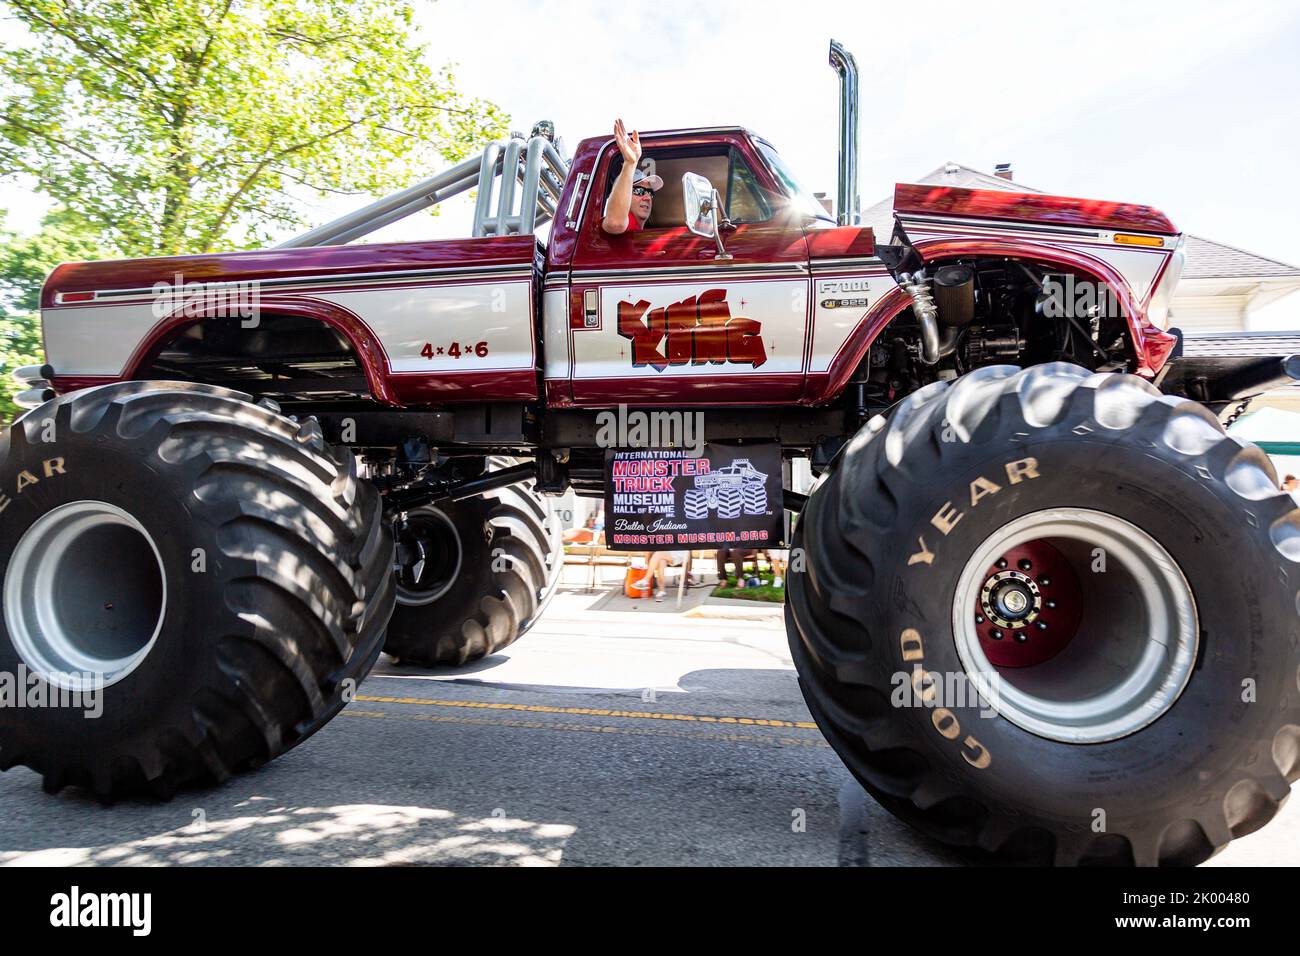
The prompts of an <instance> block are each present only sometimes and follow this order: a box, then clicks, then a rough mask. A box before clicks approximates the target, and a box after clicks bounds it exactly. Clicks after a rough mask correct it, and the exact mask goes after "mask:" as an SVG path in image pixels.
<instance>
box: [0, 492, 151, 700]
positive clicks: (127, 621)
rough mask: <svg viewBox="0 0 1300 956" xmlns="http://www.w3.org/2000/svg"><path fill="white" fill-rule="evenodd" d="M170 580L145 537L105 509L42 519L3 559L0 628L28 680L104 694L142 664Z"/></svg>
mask: <svg viewBox="0 0 1300 956" xmlns="http://www.w3.org/2000/svg"><path fill="white" fill-rule="evenodd" d="M166 608H167V579H166V576H165V574H164V573H163V563H162V557H161V555H160V553H159V551H158V546H157V544H155V542H154V540H153V538H152V537H151V536H150V534H149V532H148V531H146V530H145V527H144V525H142V524H141V523H140V521H139V520H138V519H137V518H136V517H135V516H134V515H132V514H130V513H128V512H127V511H125V510H123V509H122V508H119V507H118V506H117V505H112V504H109V503H108V502H105V501H91V500H84V501H72V502H69V503H67V504H64V505H60V506H59V507H57V508H54V509H52V510H50V511H48V512H46V513H45V514H43V515H41V517H40V518H38V519H37V520H36V521H35V522H34V523H33V524H32V525H31V527H29V528H28V529H27V530H26V531H25V532H24V533H23V536H22V537H21V538H19V540H18V544H17V545H16V546H15V547H14V551H13V554H12V555H11V556H10V558H9V566H8V568H7V569H6V571H5V579H4V617H5V627H6V628H7V629H8V632H9V638H10V640H11V641H12V642H13V645H14V649H15V650H16V651H17V652H18V654H19V656H20V657H21V658H22V660H23V662H24V663H25V664H26V665H27V667H28V668H30V669H31V670H32V671H34V672H36V673H38V674H40V675H41V676H42V677H44V678H45V679H46V680H47V681H49V682H50V683H52V684H55V685H57V686H60V687H66V688H69V689H73V690H75V689H79V688H81V687H82V685H83V684H85V683H86V681H87V675H89V679H90V681H92V682H102V683H103V685H104V686H107V685H108V684H112V683H114V682H116V681H119V680H121V679H122V678H124V677H126V676H127V675H128V674H130V673H131V672H132V671H134V670H135V669H136V668H137V667H139V666H140V664H141V663H143V661H144V659H145V657H147V656H148V654H149V651H150V650H151V649H152V648H153V646H154V643H155V642H156V641H157V639H158V634H159V632H160V631H161V630H162V623H163V616H164V613H165V611H166Z"/></svg>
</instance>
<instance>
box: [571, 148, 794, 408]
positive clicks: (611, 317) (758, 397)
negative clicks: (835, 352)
mask: <svg viewBox="0 0 1300 956" xmlns="http://www.w3.org/2000/svg"><path fill="white" fill-rule="evenodd" d="M642 149H643V154H642V159H641V163H640V164H639V165H640V166H641V167H643V168H647V169H648V170H649V171H652V172H653V173H654V174H655V175H658V176H660V177H661V178H662V179H663V180H664V186H663V188H662V189H661V190H659V192H658V193H657V194H656V195H655V197H654V207H653V210H652V213H651V216H650V219H649V220H648V221H647V223H646V228H645V229H643V230H639V231H635V232H626V233H623V234H621V235H609V234H607V233H605V231H604V230H603V229H602V228H601V225H600V223H601V219H602V218H603V217H604V208H605V203H606V200H607V197H608V195H609V192H610V189H611V187H612V185H613V182H614V179H615V178H616V177H617V175H618V170H619V169H620V168H621V165H622V157H621V156H620V155H619V153H618V150H617V148H616V147H615V146H614V145H613V142H612V141H611V142H610V143H609V144H608V145H607V146H606V147H605V148H604V149H603V150H602V151H601V154H600V157H599V158H598V160H597V163H596V167H595V174H594V178H593V182H592V184H591V188H590V190H589V192H588V194H587V197H586V200H585V207H584V210H583V215H582V219H581V224H580V226H579V236H578V242H577V247H576V249H575V250H574V257H573V263H572V272H571V288H570V294H569V304H570V312H569V339H570V342H569V344H570V353H571V355H572V363H571V365H570V375H571V382H572V400H573V404H575V405H586V406H593V405H613V404H619V403H626V404H629V405H681V404H688V405H689V404H709V405H717V404H738V405H739V404H751V405H752V404H767V403H775V402H786V401H794V400H797V399H798V398H799V396H800V394H801V392H802V389H803V378H804V371H805V346H806V343H807V339H808V322H809V316H808V309H809V296H808V283H809V279H808V252H807V245H806V243H805V241H804V235H803V229H802V225H801V219H800V218H799V216H798V215H797V214H795V213H794V211H793V210H791V209H790V208H789V207H788V204H787V203H786V202H785V197H784V193H782V192H781V191H780V190H779V188H778V187H777V185H776V184H775V183H774V182H770V181H769V176H770V174H769V173H768V171H767V168H766V166H764V165H763V164H762V163H761V162H758V161H757V160H756V157H755V155H754V153H753V149H752V146H751V144H750V143H749V141H748V139H747V138H746V137H745V136H744V135H743V134H742V133H740V132H739V131H736V132H735V133H734V134H720V133H713V134H709V135H708V138H707V141H702V137H701V136H700V135H699V134H694V135H693V136H691V137H686V136H680V137H676V138H671V137H669V138H659V137H654V138H647V139H646V140H644V141H643V143H642ZM685 172H694V173H698V174H700V175H704V176H706V177H708V179H709V180H710V182H711V183H712V184H713V186H714V188H715V189H717V190H718V192H719V194H720V198H721V205H722V208H723V209H724V210H725V211H726V213H727V216H728V218H729V219H730V220H731V221H732V222H734V223H735V224H736V225H735V228H734V229H726V230H724V231H723V232H722V239H723V243H724V245H725V247H726V252H727V253H729V254H730V255H731V258H729V259H720V258H717V246H716V244H715V243H714V241H713V240H712V239H703V238H701V237H699V236H696V235H694V234H692V233H691V232H690V231H688V230H687V229H686V227H685V225H684V223H683V206H682V182H681V180H682V174H683V173H685Z"/></svg>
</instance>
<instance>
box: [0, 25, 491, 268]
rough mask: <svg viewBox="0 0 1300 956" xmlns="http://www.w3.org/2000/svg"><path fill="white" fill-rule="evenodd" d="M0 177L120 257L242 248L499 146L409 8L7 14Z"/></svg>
mask: <svg viewBox="0 0 1300 956" xmlns="http://www.w3.org/2000/svg"><path fill="white" fill-rule="evenodd" d="M4 6H6V7H7V8H8V9H9V11H10V12H11V13H12V14H13V16H14V17H16V18H17V19H18V20H19V21H21V22H22V23H23V24H24V25H25V26H26V28H27V30H28V31H30V34H31V36H30V42H28V43H23V44H14V45H10V46H8V47H7V48H5V49H0V98H2V99H3V118H2V119H0V175H4V174H10V173H26V174H28V175H30V176H32V177H34V178H35V179H36V180H37V181H38V183H39V187H40V190H41V191H42V192H44V193H45V194H46V195H48V196H50V197H51V198H53V199H54V200H55V201H56V202H57V203H59V204H61V205H63V206H66V207H67V208H69V209H72V210H75V211H76V213H77V215H78V216H79V217H80V218H81V219H82V220H84V222H85V223H86V224H88V225H89V226H90V227H91V229H92V230H94V232H95V233H96V234H97V235H98V236H99V237H100V241H101V242H102V243H104V244H107V245H111V246H112V247H114V248H115V249H116V250H117V252H119V253H120V254H122V255H126V256H137V255H165V254H175V253H183V252H206V251H210V250H216V249H226V248H244V247H249V246H255V245H260V244H265V243H266V242H267V240H268V239H269V238H271V236H272V235H274V234H275V233H277V232H283V231H284V230H286V229H291V228H298V227H301V226H302V225H303V213H304V204H303V202H302V199H303V198H304V197H305V196H306V195H308V194H311V193H316V194H319V193H345V194H381V193H384V192H388V191H391V190H392V189H395V188H397V187H398V186H400V185H404V184H407V183H409V181H410V180H411V179H413V178H415V176H416V175H417V174H423V173H425V172H426V171H428V170H430V169H434V168H437V167H438V166H440V165H442V164H443V163H444V162H446V161H455V160H459V159H462V158H464V156H465V155H466V154H467V153H468V152H470V151H471V150H472V149H473V148H474V147H475V146H476V145H478V144H480V143H482V142H483V141H484V140H486V139H490V138H498V137H500V136H501V135H502V134H503V133H504V132H505V130H506V122H507V118H506V117H505V116H504V115H503V114H502V113H501V112H500V111H499V110H498V109H497V108H496V107H495V106H493V105H492V104H490V103H485V102H482V101H479V100H475V99H470V98H467V97H465V96H463V95H461V94H460V93H458V92H457V90H456V86H455V82H454V77H453V76H452V75H451V73H450V72H448V71H447V70H446V69H442V70H436V69H433V68H431V67H430V66H428V65H427V64H426V63H425V62H424V60H423V48H422V46H421V45H419V44H417V43H415V42H413V40H412V24H411V7H410V6H409V4H408V3H406V2H405V0H166V2H155V0H4Z"/></svg>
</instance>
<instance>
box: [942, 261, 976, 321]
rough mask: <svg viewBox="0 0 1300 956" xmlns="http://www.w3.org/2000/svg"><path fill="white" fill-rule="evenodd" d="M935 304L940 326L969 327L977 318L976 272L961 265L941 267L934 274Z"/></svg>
mask: <svg viewBox="0 0 1300 956" xmlns="http://www.w3.org/2000/svg"><path fill="white" fill-rule="evenodd" d="M934 303H935V305H936V306H937V307H938V309H939V322H940V324H942V325H945V326H948V327H950V328H960V327H962V326H965V325H969V324H970V321H971V320H972V319H973V318H975V270H974V269H972V268H971V267H970V266H968V265H963V264H961V263H954V264H952V265H947V266H941V267H940V268H939V271H938V272H936V273H935V274H934Z"/></svg>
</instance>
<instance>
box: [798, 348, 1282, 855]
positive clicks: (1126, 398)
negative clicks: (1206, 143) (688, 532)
mask: <svg viewBox="0 0 1300 956" xmlns="http://www.w3.org/2000/svg"><path fill="white" fill-rule="evenodd" d="M793 545H794V547H795V548H803V549H805V550H804V552H803V554H802V555H801V557H804V558H806V569H805V570H802V571H801V570H799V568H800V565H799V564H797V563H796V562H794V561H792V562H791V569H792V570H791V574H790V577H789V584H788V587H789V604H788V605H787V610H786V621H787V628H788V631H789V635H790V646H791V650H792V653H793V655H794V659H795V663H796V666H797V669H798V671H799V675H800V683H801V686H802V689H803V692H804V697H805V700H806V701H807V703H808V706H809V708H810V709H811V710H812V712H813V714H814V716H815V718H816V720H817V723H818V725H819V726H820V727H821V729H822V730H823V732H824V733H825V735H826V737H827V739H828V740H829V741H830V743H831V745H832V746H833V747H834V748H835V750H836V751H837V752H838V753H839V755H840V756H841V757H842V758H843V760H844V761H845V763H846V764H847V765H848V767H849V769H850V770H851V771H852V772H853V773H854V774H855V776H856V777H857V778H858V780H859V781H860V782H861V783H862V784H863V786H864V787H865V788H866V789H867V790H868V791H869V792H870V793H871V794H872V795H874V796H875V797H876V798H877V799H878V800H879V801H880V802H881V803H882V804H883V805H884V806H885V807H887V808H888V809H889V810H891V811H893V812H894V813H895V814H897V815H898V816H900V817H902V818H903V819H904V820H906V821H908V822H910V823H911V824H912V825H914V826H915V827H917V828H918V829H920V830H922V831H924V832H926V833H928V834H930V835H932V836H934V837H936V838H938V839H940V840H942V841H945V842H948V843H950V844H955V845H963V846H972V847H979V848H982V849H983V850H986V851H991V852H993V853H995V854H997V856H998V857H1001V858H1006V859H1014V860H1019V861H1032V862H1037V863H1055V864H1058V865H1071V864H1119V865H1131V864H1137V865H1156V864H1163V865H1191V864H1196V863H1199V862H1201V861H1203V860H1205V859H1206V858H1208V857H1209V856H1210V855H1212V854H1213V853H1214V852H1216V851H1217V850H1218V849H1220V848H1222V847H1223V846H1224V845H1226V844H1227V843H1228V842H1229V841H1230V840H1232V839H1233V838H1235V837H1239V836H1242V835H1244V834H1246V833H1250V832H1252V831H1254V830H1256V829H1258V828H1259V827H1261V826H1263V825H1264V824H1265V823H1267V822H1268V821H1269V820H1270V819H1271V818H1272V817H1273V815H1274V813H1275V812H1276V811H1277V809H1278V807H1279V805H1280V804H1281V803H1282V801H1283V800H1285V799H1286V797H1287V795H1288V793H1289V783H1290V782H1292V781H1294V780H1296V779H1297V777H1300V668H1298V665H1300V510H1297V509H1296V508H1295V505H1294V502H1293V501H1292V500H1291V499H1290V497H1289V496H1286V495H1282V494H1279V493H1278V491H1277V483H1276V475H1275V474H1274V472H1273V469H1272V466H1271V465H1270V463H1269V461H1268V459H1267V457H1266V456H1265V455H1264V454H1263V452H1262V451H1260V450H1259V449H1258V448H1256V447H1254V446H1251V445H1248V444H1245V443H1242V442H1240V441H1238V440H1237V439H1234V438H1231V437H1228V436H1226V435H1225V434H1224V433H1223V430H1222V428H1221V427H1220V425H1219V424H1218V422H1217V420H1216V419H1215V418H1214V417H1213V415H1211V414H1210V413H1209V412H1207V411H1206V410H1205V409H1203V408H1202V407H1201V406H1200V405H1198V404H1196V403H1194V402H1190V401H1185V400H1180V399H1176V398H1173V397H1170V396H1162V395H1160V394H1159V393H1158V392H1156V391H1155V389H1154V388H1152V387H1151V386H1150V385H1149V384H1147V383H1146V382H1144V381H1142V380H1140V379H1138V378H1135V377H1133V376H1127V375H1100V374H1098V375H1093V374H1091V373H1089V372H1087V371H1086V370H1084V369H1081V368H1078V367H1076V366H1072V365H1065V364H1052V365H1044V366H1038V367H1034V368H1030V369H1028V370H1025V371H1020V370H1019V369H1016V368H1014V367H993V368H985V369H980V370H977V371H976V372H973V373H971V374H969V375H967V376H965V377H964V378H962V379H959V380H958V381H957V382H956V383H955V384H953V385H951V386H948V385H946V384H943V383H938V384H935V385H931V386H928V387H926V388H924V389H921V390H920V391H918V392H916V393H915V394H914V395H912V396H909V397H908V398H907V399H905V400H904V401H903V402H902V403H900V405H899V407H898V408H897V409H896V411H895V412H894V414H893V415H892V417H890V418H889V419H888V421H887V422H886V421H884V420H881V419H876V420H873V422H872V423H870V424H869V425H868V426H867V427H866V428H864V429H863V431H862V432H861V433H860V434H859V435H857V436H856V437H855V438H854V439H853V440H852V441H851V442H850V443H849V444H848V445H847V446H846V448H845V451H844V453H843V455H842V456H841V457H840V459H839V460H838V461H837V462H836V463H835V465H834V467H833V470H832V471H831V472H830V473H829V474H828V475H826V476H824V477H823V479H822V481H821V483H820V485H819V487H817V488H816V489H815V490H814V492H813V494H812V495H811V497H810V499H809V501H808V504H807V507H806V509H805V511H804V513H803V515H802V517H801V519H800V521H799V523H798V528H797V531H796V533H795V536H794V542H793ZM1017 548H1019V550H1017ZM999 555H1002V556H1004V557H1009V558H1010V561H1009V563H1008V564H1007V565H1005V566H1004V565H1003V564H1002V563H1001V561H1002V557H1000V556H999ZM1022 560H1023V561H1028V562H1029V564H1028V566H1027V567H1028V568H1029V570H1028V573H1027V574H1026V573H1021V576H1020V577H1019V578H1017V577H1016V576H1015V573H1016V572H1021V569H1022V568H1023V567H1025V566H1024V565H1021V563H1020V562H1021V561H1022ZM1049 567H1050V569H1051V574H1050V575H1049V574H1046V572H1045V571H1044V570H1043V569H1045V568H1049ZM1007 572H1012V574H1011V575H1010V576H1008V574H1007ZM1044 578H1046V579H1047V581H1046V583H1044V581H1043V579H1044ZM1026 581H1031V582H1032V586H1031V585H1030V584H1027V583H1025V582H1026ZM1008 582H1010V583H1008ZM1008 588H1010V589H1011V590H1007V589H1008ZM1017 589H1018V590H1019V591H1020V594H1019V595H1015V594H1013V593H1012V590H1017ZM990 600H992V601H993V602H994V603H993V604H991V605H990V604H988V603H987V602H989V601H990ZM968 602H969V603H968ZM990 608H991V609H992V610H993V611H994V612H996V615H997V617H998V621H997V622H996V623H998V624H999V625H1005V624H1007V623H1008V622H1010V623H1011V624H1012V625H1014V626H1013V627H1007V628H1002V627H1001V626H999V628H998V630H999V633H1000V634H1001V637H1002V640H1001V641H998V640H995V639H994V637H993V635H992V625H993V624H994V623H995V622H994V621H990V620H989V619H988V618H987V617H984V616H983V612H985V611H987V610H989V609H990ZM1027 609H1032V610H1029V613H1030V614H1033V615H1037V617H1036V618H1030V617H1027V616H1026V611H1027ZM977 613H978V614H980V615H981V616H980V617H979V618H977V617H976V614H977ZM1018 615H1019V616H1018ZM1040 624H1041V627H1040ZM1020 637H1023V638H1025V639H1024V640H1017V638H1020ZM1043 641H1047V642H1048V643H1046V644H1044V643H1043ZM1126 681H1127V683H1125V682H1126ZM972 685H974V688H975V689H978V690H980V691H982V695H977V694H975V693H972V692H971V690H972ZM963 690H965V691H966V693H965V694H963V693H962V691H963ZM940 705H941V706H940Z"/></svg>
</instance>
